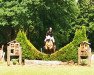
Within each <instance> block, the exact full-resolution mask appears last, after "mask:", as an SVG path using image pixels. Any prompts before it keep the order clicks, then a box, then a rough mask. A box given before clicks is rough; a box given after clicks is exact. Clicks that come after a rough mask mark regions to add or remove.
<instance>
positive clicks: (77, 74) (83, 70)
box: [0, 63, 94, 75]
mask: <svg viewBox="0 0 94 75" xmlns="http://www.w3.org/2000/svg"><path fill="white" fill-rule="evenodd" d="M0 75H94V65H93V63H92V65H91V67H88V66H78V65H77V66H75V65H50V66H49V65H48V66H47V65H24V66H22V65H15V66H13V65H11V66H7V64H3V65H1V64H0Z"/></svg>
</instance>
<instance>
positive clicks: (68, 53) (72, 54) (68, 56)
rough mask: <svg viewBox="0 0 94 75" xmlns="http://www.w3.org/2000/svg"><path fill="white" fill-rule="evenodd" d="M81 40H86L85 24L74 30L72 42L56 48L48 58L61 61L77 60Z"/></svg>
mask: <svg viewBox="0 0 94 75" xmlns="http://www.w3.org/2000/svg"><path fill="white" fill-rule="evenodd" d="M82 41H88V39H87V37H86V28H85V26H82V27H81V28H80V29H77V30H76V32H75V36H74V39H73V41H72V42H70V43H69V44H67V45H66V46H64V47H63V48H61V49H60V50H58V51H57V52H55V53H53V54H51V56H50V59H51V60H61V61H70V60H73V61H74V62H77V59H78V57H77V56H78V55H77V52H78V51H77V50H78V47H79V44H80V43H81V42H82Z"/></svg>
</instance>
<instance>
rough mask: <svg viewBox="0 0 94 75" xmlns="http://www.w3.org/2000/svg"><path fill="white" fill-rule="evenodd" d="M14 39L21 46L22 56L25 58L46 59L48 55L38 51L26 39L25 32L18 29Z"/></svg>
mask: <svg viewBox="0 0 94 75" xmlns="http://www.w3.org/2000/svg"><path fill="white" fill-rule="evenodd" d="M16 40H17V41H18V42H20V44H21V46H22V56H23V58H25V59H47V58H48V55H47V54H44V53H41V52H40V51H38V50H37V49H36V48H35V47H34V46H33V45H32V44H31V43H30V41H29V40H28V39H27V37H26V33H24V32H23V31H19V32H18V34H17V37H16Z"/></svg>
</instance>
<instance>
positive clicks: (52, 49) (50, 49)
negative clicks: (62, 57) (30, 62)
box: [44, 40, 56, 53]
mask: <svg viewBox="0 0 94 75" xmlns="http://www.w3.org/2000/svg"><path fill="white" fill-rule="evenodd" d="M44 48H45V49H46V52H47V53H53V52H55V49H56V46H55V45H54V43H53V42H52V40H47V41H46V42H45V46H44Z"/></svg>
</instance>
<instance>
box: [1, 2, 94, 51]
mask: <svg viewBox="0 0 94 75" xmlns="http://www.w3.org/2000/svg"><path fill="white" fill-rule="evenodd" d="M93 20H94V5H93V1H92V0H78V2H76V0H28V1H27V0H17V1H16V0H0V43H1V44H6V43H7V42H8V41H10V40H13V39H15V37H16V34H17V32H18V31H19V30H23V31H25V32H26V34H27V37H28V39H29V40H30V41H31V42H32V43H33V44H34V46H35V47H36V48H38V49H40V48H41V47H43V45H44V38H45V34H46V31H47V29H48V28H49V27H52V28H53V32H54V37H55V40H56V45H57V49H58V48H60V47H62V46H64V45H66V44H67V43H69V42H70V41H72V39H73V36H74V31H75V28H77V27H78V28H79V27H80V26H81V25H85V26H86V27H87V35H88V37H89V39H90V42H91V43H93V33H94V26H93V25H94V22H93ZM6 34H7V35H6ZM91 36H92V37H91ZM92 47H93V45H92Z"/></svg>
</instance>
